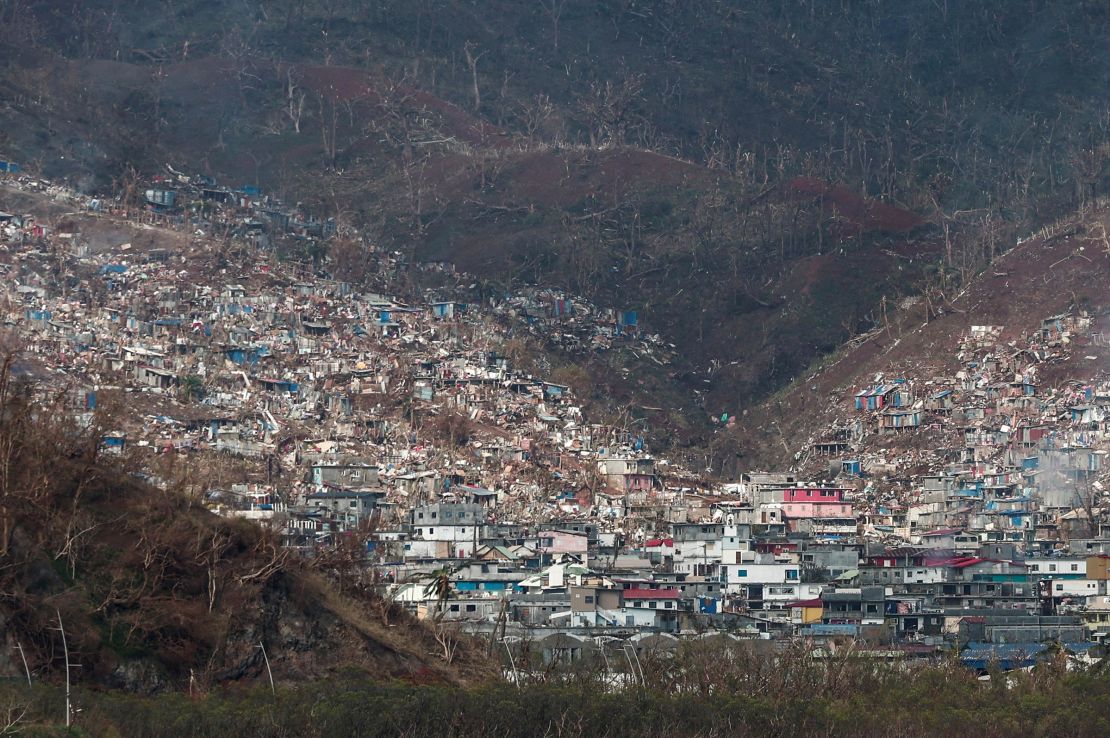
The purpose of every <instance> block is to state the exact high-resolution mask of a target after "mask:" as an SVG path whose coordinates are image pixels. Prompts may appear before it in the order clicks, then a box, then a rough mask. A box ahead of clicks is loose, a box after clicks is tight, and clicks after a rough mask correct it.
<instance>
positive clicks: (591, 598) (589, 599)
mask: <svg viewBox="0 0 1110 738" xmlns="http://www.w3.org/2000/svg"><path fill="white" fill-rule="evenodd" d="M584 599H585V600H586V604H587V605H592V604H594V596H593V595H586V597H585V598H584Z"/></svg>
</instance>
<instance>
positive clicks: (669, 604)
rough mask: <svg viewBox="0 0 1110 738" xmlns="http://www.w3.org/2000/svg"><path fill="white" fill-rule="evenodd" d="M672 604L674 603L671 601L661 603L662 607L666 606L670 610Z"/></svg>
mask: <svg viewBox="0 0 1110 738" xmlns="http://www.w3.org/2000/svg"><path fill="white" fill-rule="evenodd" d="M673 604H674V603H673V602H664V603H663V607H665V608H667V609H668V610H670V609H671V605H673Z"/></svg>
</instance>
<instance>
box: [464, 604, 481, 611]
mask: <svg viewBox="0 0 1110 738" xmlns="http://www.w3.org/2000/svg"><path fill="white" fill-rule="evenodd" d="M477 609H478V606H477V605H467V606H466V611H467V612H475V611H477Z"/></svg>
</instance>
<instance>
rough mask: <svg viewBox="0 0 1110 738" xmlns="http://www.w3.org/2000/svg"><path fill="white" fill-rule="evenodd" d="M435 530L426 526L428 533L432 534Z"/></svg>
mask: <svg viewBox="0 0 1110 738" xmlns="http://www.w3.org/2000/svg"><path fill="white" fill-rule="evenodd" d="M435 532H436V529H435V528H428V535H434V534H435Z"/></svg>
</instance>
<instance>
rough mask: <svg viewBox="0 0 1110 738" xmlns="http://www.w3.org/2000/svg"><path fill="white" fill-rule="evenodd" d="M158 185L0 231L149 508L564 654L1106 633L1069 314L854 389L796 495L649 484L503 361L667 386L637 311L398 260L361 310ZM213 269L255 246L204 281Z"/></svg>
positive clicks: (971, 646)
mask: <svg viewBox="0 0 1110 738" xmlns="http://www.w3.org/2000/svg"><path fill="white" fill-rule="evenodd" d="M171 175H172V176H170V177H166V178H161V179H159V180H158V181H155V182H151V183H150V186H149V188H148V189H146V190H145V191H144V192H143V194H142V200H143V201H144V204H143V205H142V206H141V207H137V208H135V207H130V208H128V207H125V206H124V205H123V204H122V202H121V201H111V202H109V201H101V200H97V199H92V198H87V197H81V196H79V195H76V194H75V193H73V192H71V191H68V190H66V189H65V188H61V187H57V186H54V185H50V184H48V183H44V182H41V181H39V180H35V179H32V178H29V177H23V176H14V175H13V176H12V177H9V178H8V179H5V180H0V211H2V210H3V205H4V195H3V193H4V191H5V189H6V190H7V191H8V193H9V194H10V193H13V192H20V193H22V194H24V195H26V194H35V195H37V196H40V197H42V198H44V199H46V200H49V201H52V202H54V203H58V204H59V206H58V207H59V209H61V210H65V211H66V212H65V213H64V214H62V215H56V216H53V217H51V218H46V217H39V218H36V217H33V216H30V215H25V214H18V215H16V214H11V213H5V212H0V272H2V273H3V276H4V279H3V295H2V298H0V299H2V300H3V302H2V307H3V313H4V321H5V323H6V326H7V327H8V329H9V330H11V331H14V332H16V333H17V334H18V335H19V336H20V338H21V340H22V342H23V346H24V347H23V352H24V353H23V360H22V361H23V369H22V371H24V372H25V373H27V374H28V375H31V376H33V377H35V378H36V379H37V380H38V381H39V383H40V385H41V386H45V387H49V388H51V391H55V390H57V389H58V388H63V389H65V391H66V393H67V395H66V396H67V398H68V402H69V404H70V406H71V408H72V410H73V412H74V414H75V416H76V417H78V418H79V419H80V420H81V421H82V422H83V423H84V424H85V425H86V426H87V427H96V426H95V423H94V422H93V421H94V419H95V418H97V417H100V416H98V415H97V413H98V412H100V411H101V410H104V409H105V408H110V409H111V412H110V413H107V415H106V416H107V417H109V418H110V419H111V422H112V423H113V424H114V425H112V427H110V428H106V429H103V435H102V438H101V444H102V448H103V449H104V451H105V453H112V454H120V455H127V456H129V457H131V458H134V459H137V460H138V461H139V462H140V463H141V464H142V465H143V467H144V468H145V469H146V470H147V472H148V479H149V480H150V481H151V482H153V483H154V484H155V485H163V486H168V485H169V484H171V480H169V478H168V476H167V475H165V474H164V472H163V470H164V468H165V466H166V465H165V463H164V462H165V460H166V459H168V458H176V457H181V458H182V459H183V460H184V461H183V463H189V464H192V465H193V467H192V469H194V472H193V473H191V474H189V475H187V480H186V483H185V490H186V491H187V492H190V493H194V494H198V495H203V496H204V498H205V500H206V502H207V503H208V504H209V506H210V507H211V509H212V510H213V511H214V512H216V513H218V514H221V515H227V516H236V517H242V518H248V519H252V520H256V521H258V522H259V523H260V524H262V525H266V526H269V527H270V528H272V529H273V530H274V531H275V533H276V534H277V535H279V536H280V538H281V540H282V542H283V543H284V544H285V545H286V546H287V547H289V548H290V549H291V550H294V551H296V552H298V553H300V554H302V555H305V556H312V555H315V554H316V553H318V552H320V551H321V550H325V549H329V548H332V547H335V546H337V545H339V544H341V543H343V542H345V541H346V542H350V541H356V542H357V543H358V547H359V550H360V551H362V554H361V556H362V557H363V562H362V563H363V564H364V566H365V568H366V571H367V572H368V574H369V575H370V576H372V577H373V579H374V581H377V582H379V583H380V586H381V588H382V590H383V592H384V593H386V594H387V596H389V597H391V598H393V599H394V600H395V601H397V602H400V603H403V604H404V605H405V606H406V607H408V608H410V609H411V610H412V611H413V612H414V613H416V614H418V615H419V616H421V617H426V618H429V619H432V620H434V621H436V622H437V623H444V622H457V623H460V624H463V625H465V627H467V628H470V629H473V630H476V631H487V632H493V631H499V632H500V633H501V634H502V636H503V637H505V635H506V634H507V633H510V634H512V635H513V636H515V637H521V638H523V637H528V638H533V639H542V638H547V637H553V636H557V637H558V639H559V640H558V643H559V644H561V645H559V648H561V649H563V650H564V652H565V651H566V649H568V648H569V649H570V650H571V651H573V650H574V644H575V643H581V644H587V643H588V642H589V641H590V639H595V638H599V637H607V638H622V639H627V638H630V637H635V638H642V637H644V635H645V634H670V635H673V636H675V637H679V636H690V635H691V634H698V633H705V632H707V631H721V632H725V633H729V634H731V636H730V637H745V638H755V639H769V640H779V639H782V640H785V639H796V638H808V639H812V640H813V641H814V642H815V643H822V642H827V641H838V640H843V639H852V638H854V639H865V640H867V641H868V642H871V643H875V644H882V646H883V648H885V649H887V651H886V653H890V654H896V655H900V656H911V655H912V656H923V655H930V654H935V653H938V652H940V651H945V650H950V649H952V648H953V647H958V648H959V649H961V650H962V652H963V653H964V654H965V659H966V660H967V662H968V663H969V664H971V665H973V666H976V667H981V665H982V664H983V663H986V662H988V661H991V660H995V661H997V660H1002V659H1010V660H1011V661H1012V662H1013V663H1015V664H1017V663H1018V662H1021V663H1025V661H1026V660H1027V659H1035V658H1036V657H1037V656H1036V655H1037V654H1038V653H1042V652H1043V651H1044V650H1045V649H1046V648H1047V646H1046V644H1047V643H1049V642H1054V643H1056V644H1058V645H1060V646H1061V647H1063V648H1067V649H1069V652H1070V653H1073V654H1074V655H1076V657H1077V658H1079V657H1082V658H1092V657H1093V656H1092V654H1095V653H1097V650H1093V647H1094V646H1095V645H1097V643H1098V642H1099V641H1101V640H1102V639H1103V638H1104V637H1105V635H1106V633H1107V632H1110V592H1108V591H1107V582H1108V581H1110V568H1108V562H1110V524H1104V523H1103V522H1102V521H1103V510H1102V502H1101V500H1102V489H1103V488H1102V481H1101V480H1102V464H1101V460H1102V457H1103V455H1104V454H1105V451H1104V450H1103V447H1104V443H1105V432H1106V427H1107V426H1106V424H1107V418H1110V383H1107V382H1101V381H1099V380H1098V378H1093V380H1092V382H1091V383H1088V384H1082V383H1064V384H1060V383H1056V384H1053V385H1052V386H1051V387H1046V386H1044V385H1043V384H1042V383H1040V382H1039V380H1040V378H1041V376H1042V373H1043V372H1044V371H1045V369H1046V367H1051V366H1053V365H1054V364H1055V363H1059V362H1060V361H1063V360H1064V359H1065V358H1068V357H1070V356H1072V354H1074V352H1075V350H1076V346H1077V345H1081V344H1083V343H1084V342H1087V343H1090V342H1099V341H1101V340H1102V337H1101V333H1100V332H1099V327H1098V322H1097V321H1096V320H1093V319H1092V318H1091V317H1089V316H1088V315H1086V314H1084V313H1081V312H1078V311H1075V312H1072V313H1068V314H1065V315H1058V316H1053V317H1051V318H1048V319H1046V320H1044V321H1043V323H1042V324H1041V325H1040V326H1038V327H1036V329H1035V330H1034V331H1033V332H1032V334H1031V335H1030V336H1029V337H1028V340H1027V341H1023V342H1021V343H1020V345H1018V344H1015V343H1009V344H1007V343H1003V342H1002V341H1001V340H1000V339H999V336H1000V334H1001V330H1000V329H999V328H997V327H991V326H980V327H976V328H974V329H972V331H971V332H970V333H969V334H968V335H967V336H966V337H965V339H964V340H963V343H962V345H961V347H960V350H959V355H958V357H957V359H958V363H959V369H958V370H957V371H955V372H953V373H952V375H951V376H944V377H937V376H929V377H919V376H913V374H912V372H906V373H905V374H900V375H898V376H889V377H887V376H878V377H875V378H874V380H873V382H871V383H870V384H869V385H868V386H865V387H860V388H859V390H858V392H857V393H855V394H854V396H852V397H851V398H850V399H849V400H848V401H847V402H846V403H845V407H844V408H843V413H842V415H841V417H840V418H838V420H837V422H836V423H834V424H833V425H831V426H830V427H829V428H827V429H825V430H824V431H823V432H822V433H821V434H820V435H819V436H818V437H816V440H815V441H814V442H813V443H812V444H811V446H810V448H809V449H807V450H806V452H805V454H804V455H802V456H801V457H800V458H799V464H798V469H799V470H800V471H797V472H793V473H754V472H753V473H751V474H748V475H745V476H744V477H743V478H741V479H740V480H737V481H733V482H729V483H724V482H720V481H712V480H709V479H704V478H702V477H701V476H699V475H698V474H695V473H693V472H691V471H689V470H686V469H684V468H682V466H681V465H679V464H677V463H674V462H673V461H668V460H667V459H663V458H658V457H655V456H653V455H651V454H650V453H649V452H648V449H647V448H646V447H645V442H644V439H643V438H642V437H641V435H640V434H638V433H637V432H636V430H635V428H634V426H633V427H630V426H628V425H624V426H615V425H611V424H598V423H592V422H590V419H589V418H587V417H586V414H585V413H584V412H583V410H582V408H581V407H580V406H579V405H578V404H577V402H576V400H575V397H574V393H573V391H572V390H571V388H570V387H568V386H566V385H563V384H559V383H557V382H554V381H550V380H549V378H545V377H542V376H535V375H532V374H526V373H524V372H522V371H520V370H519V369H518V368H516V367H514V365H513V360H512V359H511V358H510V357H509V356H507V355H506V353H508V352H507V351H506V346H507V344H508V343H509V342H510V341H511V340H512V339H513V338H515V337H518V336H521V335H530V336H538V337H542V338H543V339H544V341H545V342H546V343H547V344H549V345H553V346H555V347H556V348H560V349H562V350H566V351H572V352H573V351H608V350H615V349H619V350H629V351H635V352H637V354H638V355H640V356H650V357H651V358H652V360H654V361H657V362H659V363H666V362H668V361H669V360H670V358H671V354H670V353H669V351H670V350H671V348H672V347H669V346H668V345H667V344H666V343H664V342H663V341H662V340H661V339H660V338H659V337H658V336H653V335H651V334H649V333H647V332H646V331H645V330H644V329H643V326H642V325H641V321H640V319H639V316H638V315H637V313H636V312H635V311H634V310H631V309H625V310H614V309H603V308H600V307H598V306H596V305H593V304H591V303H590V302H589V301H587V300H584V299H581V298H578V297H575V296H572V295H567V294H565V293H562V292H558V291H554V290H543V289H527V290H522V291H519V292H517V293H513V294H494V295H490V294H488V293H484V294H479V295H475V293H474V292H473V291H472V290H473V286H471V287H469V288H468V287H462V286H459V285H464V284H466V283H467V282H468V281H469V280H467V279H466V278H465V275H457V274H455V273H454V272H453V270H452V269H451V268H450V267H447V266H444V265H430V266H426V267H423V268H424V269H429V270H437V271H440V272H443V273H444V274H441V275H438V276H439V277H443V276H444V275H446V277H447V278H448V280H446V281H450V279H452V278H453V279H454V282H455V284H456V287H453V288H442V289H431V290H426V291H424V292H421V293H419V294H411V293H410V294H406V295H403V296H399V295H398V294H396V293H394V292H393V290H391V289H390V286H391V285H390V281H389V277H388V275H390V274H393V273H395V272H396V271H397V270H398V269H399V268H400V267H401V266H402V265H401V263H400V261H401V257H400V255H397V254H392V253H382V252H374V259H375V262H374V263H375V266H376V273H377V274H378V275H379V277H380V279H379V281H378V282H377V283H376V284H375V286H374V290H375V291H373V292H371V291H368V288H367V287H366V286H364V285H363V284H352V283H347V282H344V281H342V280H341V279H338V278H337V277H336V275H328V274H324V273H322V272H315V271H313V270H312V269H310V268H305V267H304V266H303V265H300V264H297V263H293V262H288V261H282V260H279V259H277V258H276V257H275V256H274V253H273V247H274V245H275V244H276V243H278V242H279V241H280V240H281V239H300V240H305V241H309V242H313V243H317V242H318V243H321V244H326V243H327V242H328V239H329V238H330V237H332V236H333V235H334V234H335V233H336V232H337V230H338V229H337V227H336V225H335V223H334V222H332V221H328V220H321V219H317V218H313V217H311V216H309V215H307V214H305V213H303V212H302V211H301V210H300V209H299V208H285V207H283V206H282V205H281V203H279V202H277V201H275V200H273V199H272V198H268V197H263V196H262V195H261V194H260V193H259V192H258V191H257V190H253V189H250V188H240V189H238V190H231V189H227V188H222V187H220V186H218V185H217V184H216V183H215V182H213V181H212V180H210V179H208V178H197V177H186V176H184V175H182V174H180V173H177V172H173V171H172V170H171ZM136 234H138V235H141V236H142V235H145V237H144V238H141V239H140V238H136V237H135V235H136ZM346 235H347V236H349V237H354V238H356V239H357V238H358V235H357V234H353V233H348V234H346ZM229 243H233V244H240V245H242V246H243V249H242V250H240V251H238V252H237V255H236V256H235V258H234V259H231V260H229V259H226V258H223V259H221V258H218V255H219V254H221V253H226V251H227V245H228V244H229ZM363 247H365V248H367V249H371V248H372V247H371V246H369V245H367V244H363ZM383 275H384V276H383ZM440 281H441V282H442V281H445V280H443V279H440ZM98 432H100V431H98ZM818 479H819V480H822V481H810V480H818ZM668 637H670V636H668ZM568 644H570V645H569V646H568Z"/></svg>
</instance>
